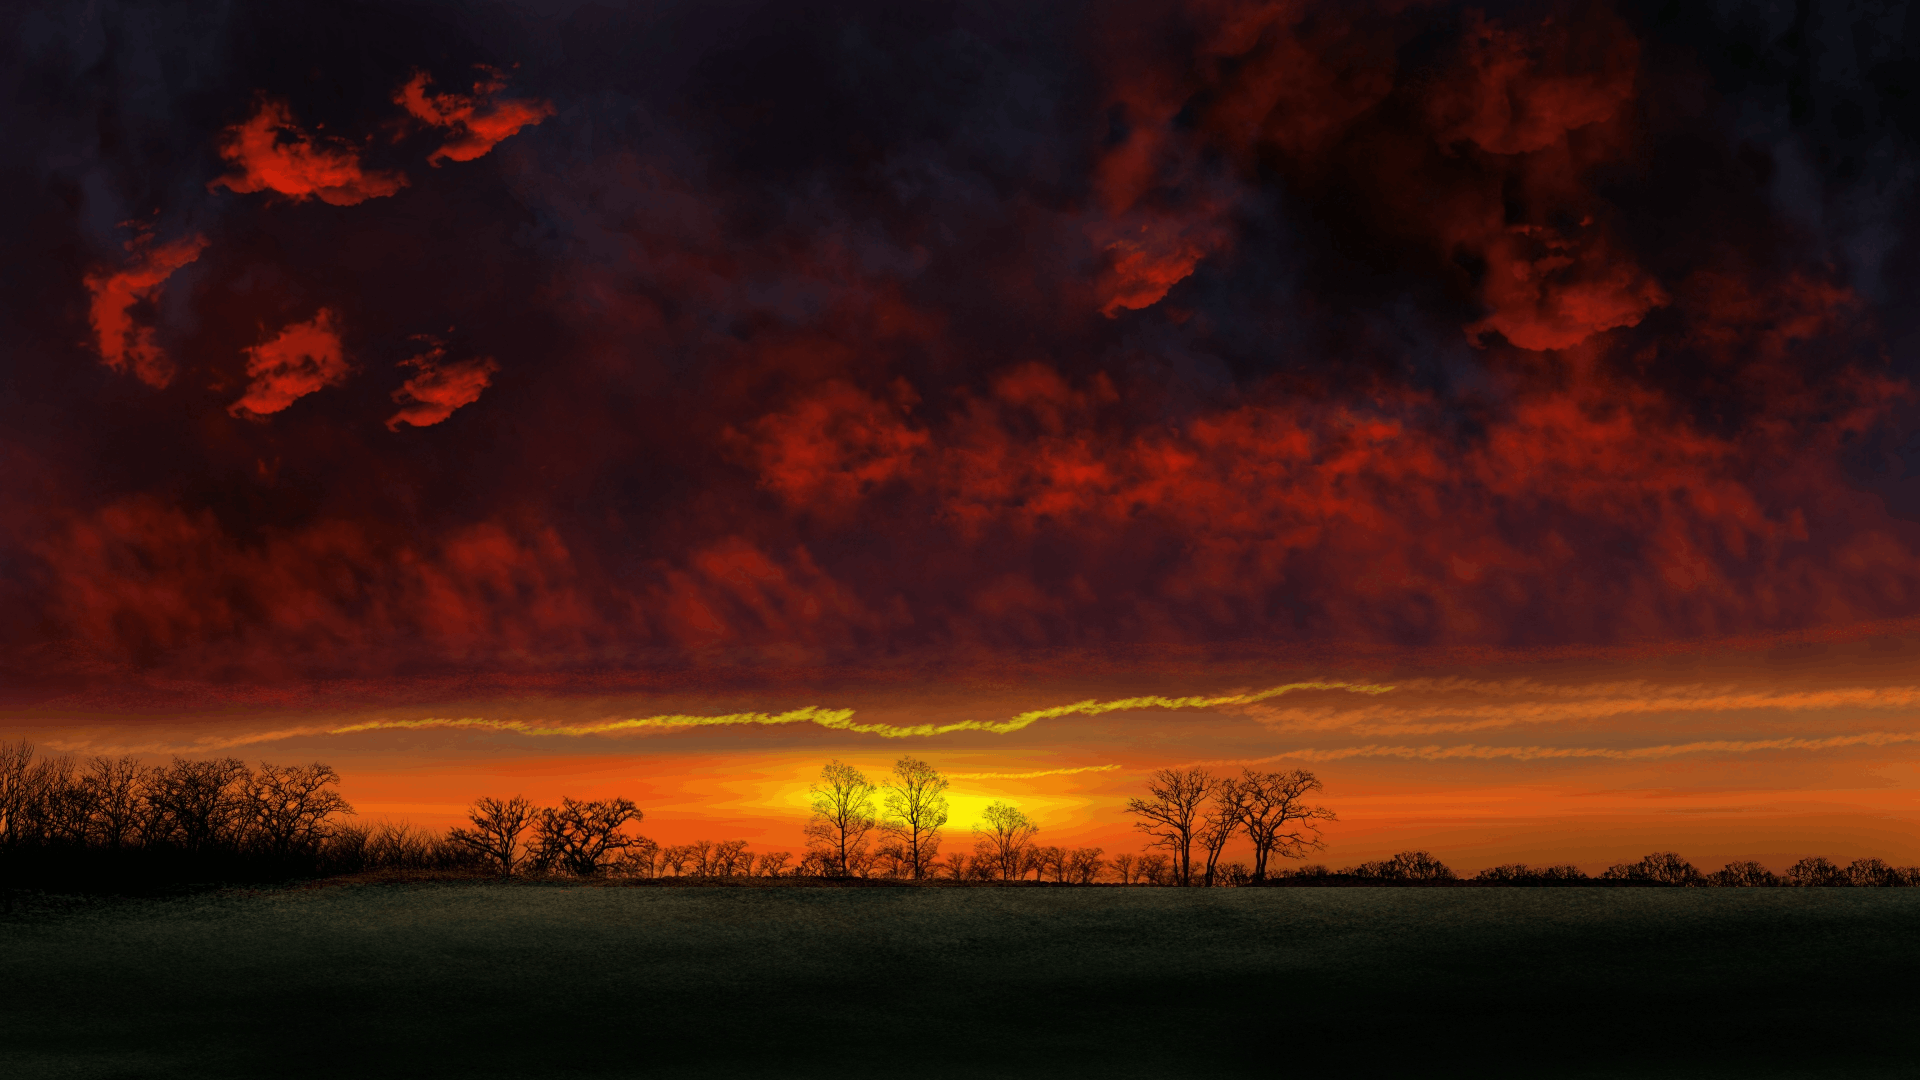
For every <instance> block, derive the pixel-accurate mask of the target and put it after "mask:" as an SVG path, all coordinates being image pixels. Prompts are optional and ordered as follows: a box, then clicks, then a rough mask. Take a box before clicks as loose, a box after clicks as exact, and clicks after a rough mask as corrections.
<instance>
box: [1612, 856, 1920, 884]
mask: <svg viewBox="0 0 1920 1080" xmlns="http://www.w3.org/2000/svg"><path fill="white" fill-rule="evenodd" d="M1600 877H1601V879H1602V880H1605V881H1634V882H1651V883H1654V884H1659V885H1695V886H1698V885H1712V886H1720V887H1723V888H1727V887H1732V888H1740V887H1767V886H1778V885H1789V886H1799V887H1833V886H1848V887H1853V888H1889V887H1902V886H1908V887H1911V886H1920V866H1890V865H1888V864H1887V862H1886V860H1884V859H1855V860H1853V862H1851V863H1849V864H1847V865H1846V866H1840V865H1838V864H1836V863H1834V862H1832V861H1830V860H1827V859H1823V858H1819V857H1817V856H1813V857H1809V858H1805V859H1801V860H1800V861H1799V862H1796V863H1794V864H1793V865H1792V866H1789V867H1787V869H1786V872H1785V873H1780V874H1776V873H1774V872H1773V871H1772V870H1769V869H1767V868H1766V867H1765V866H1762V865H1761V864H1759V863H1757V862H1730V863H1728V864H1727V865H1725V866H1723V867H1721V868H1720V869H1718V870H1715V871H1713V872H1712V873H1710V874H1703V873H1701V872H1700V871H1699V870H1698V869H1697V868H1696V867H1695V866H1694V865H1693V864H1692V863H1690V862H1688V861H1687V860H1686V859H1683V858H1681V857H1680V856H1679V855H1678V854H1676V853H1674V852H1671V851H1656V852H1654V853H1653V854H1651V855H1648V856H1647V857H1645V858H1643V859H1641V860H1640V861H1639V862H1633V863H1615V864H1614V865H1613V866H1610V867H1608V868H1607V869H1606V871H1605V872H1604V873H1602V874H1601V875H1600Z"/></svg>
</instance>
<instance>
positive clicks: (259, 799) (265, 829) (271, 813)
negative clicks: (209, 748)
mask: <svg viewBox="0 0 1920 1080" xmlns="http://www.w3.org/2000/svg"><path fill="white" fill-rule="evenodd" d="M339 786H340V774H339V773H337V772H334V771H333V766H331V765H321V764H313V765H269V764H267V763H266V762H264V761H263V762H261V763H260V771H259V772H256V773H253V774H251V775H249V776H247V777H246V778H245V779H244V780H242V782H241V793H242V812H243V813H244V814H245V816H246V819H247V824H248V826H249V827H250V828H251V829H252V831H253V835H254V838H255V840H256V841H257V842H258V843H259V844H260V845H261V846H262V847H263V848H264V849H265V850H266V852H267V853H268V854H270V855H272V856H274V857H276V858H280V859H284V858H286V857H287V856H289V855H293V854H295V853H298V852H310V851H313V850H315V849H316V848H318V847H319V845H320V842H321V841H322V840H325V839H326V838H327V836H328V835H330V833H329V830H328V827H327V819H328V818H330V817H332V816H333V815H335V814H351V813H353V807H351V806H349V805H347V800H346V799H344V798H341V796H340V793H339V792H338V791H335V790H334V788H337V787H339Z"/></svg>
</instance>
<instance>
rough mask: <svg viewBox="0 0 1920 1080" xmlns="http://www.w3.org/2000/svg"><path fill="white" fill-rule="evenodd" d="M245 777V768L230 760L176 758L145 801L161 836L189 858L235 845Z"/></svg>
mask: <svg viewBox="0 0 1920 1080" xmlns="http://www.w3.org/2000/svg"><path fill="white" fill-rule="evenodd" d="M247 776H248V773H247V767H246V765H244V764H242V763H241V762H239V761H236V760H234V759H233V758H220V759H218V760H210V761H187V760H185V759H184V758H174V759H173V764H172V765H170V766H168V767H166V768H164V769H162V770H160V772H159V773H158V775H156V776H155V777H154V778H153V786H152V788H151V789H150V791H149V793H148V795H147V798H148V799H149V800H150V801H151V802H152V803H153V808H154V810H155V819H156V824H157V825H158V826H159V828H160V830H161V833H162V835H163V836H164V837H165V838H166V839H167V840H168V841H169V842H171V843H174V844H177V845H179V846H180V847H181V848H182V849H183V850H185V851H186V852H187V853H189V854H199V853H201V852H204V851H207V850H209V849H211V848H213V847H215V846H219V845H226V844H232V843H234V842H236V841H237V840H238V838H239V837H238V832H239V829H238V825H239V818H240V807H241V799H242V791H241V789H242V786H243V785H244V784H245V783H246V780H247Z"/></svg>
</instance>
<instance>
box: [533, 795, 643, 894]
mask: <svg viewBox="0 0 1920 1080" xmlns="http://www.w3.org/2000/svg"><path fill="white" fill-rule="evenodd" d="M642 816H643V815H642V814H641V812H640V809H639V808H638V807H636V806H634V805H633V803H632V801H631V800H628V799H602V800H596V801H593V802H579V801H576V800H574V799H564V798H563V799H561V800H560V805H559V806H557V807H554V808H551V809H547V810H542V811H541V812H540V816H539V819H538V821H537V822H536V825H535V828H536V831H537V833H538V837H539V838H538V841H537V844H538V848H539V851H538V853H537V854H536V861H538V862H539V863H541V864H543V865H548V866H551V865H559V866H562V867H565V868H566V869H567V870H568V871H569V872H571V873H573V874H575V875H578V876H580V877H592V876H594V875H595V874H598V873H599V872H600V870H601V869H602V867H604V866H605V864H606V862H607V860H609V859H610V858H612V857H614V856H616V855H618V854H619V853H620V852H621V851H624V850H625V849H627V848H629V847H632V846H633V845H634V844H636V843H638V842H639V839H640V838H639V837H635V836H629V835H627V834H625V833H623V832H621V830H622V829H623V828H625V827H626V825H627V823H628V822H631V821H639V820H640V819H641V817H642Z"/></svg>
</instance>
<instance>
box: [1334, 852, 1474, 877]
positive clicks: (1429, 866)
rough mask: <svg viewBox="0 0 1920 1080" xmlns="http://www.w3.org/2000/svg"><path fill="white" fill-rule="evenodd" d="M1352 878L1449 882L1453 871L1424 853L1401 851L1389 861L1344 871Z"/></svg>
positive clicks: (1371, 863)
mask: <svg viewBox="0 0 1920 1080" xmlns="http://www.w3.org/2000/svg"><path fill="white" fill-rule="evenodd" d="M1344 872H1345V873H1347V874H1351V875H1352V876H1354V877H1362V878H1375V879H1378V880H1381V881H1451V880H1453V870H1452V869H1450V868H1449V867H1448V866H1447V864H1446V863H1443V862H1441V861H1440V860H1439V859H1436V858H1434V857H1433V855H1432V854H1431V853H1429V852H1425V851H1402V852H1400V853H1399V854H1398V855H1395V856H1394V857H1393V858H1391V859H1383V860H1381V861H1380V862H1370V863H1361V864H1360V865H1359V866H1356V867H1354V868H1353V869H1351V870H1347V871H1344Z"/></svg>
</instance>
